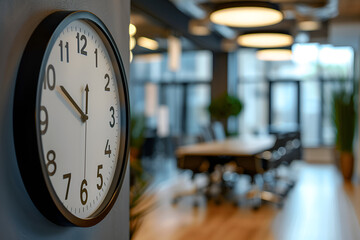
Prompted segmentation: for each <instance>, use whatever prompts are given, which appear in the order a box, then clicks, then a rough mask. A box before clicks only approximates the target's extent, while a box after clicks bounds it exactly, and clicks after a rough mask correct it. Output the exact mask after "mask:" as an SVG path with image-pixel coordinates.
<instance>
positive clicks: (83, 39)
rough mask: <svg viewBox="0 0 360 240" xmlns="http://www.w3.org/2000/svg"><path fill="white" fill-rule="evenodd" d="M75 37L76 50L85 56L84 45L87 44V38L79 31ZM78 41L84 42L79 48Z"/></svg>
mask: <svg viewBox="0 0 360 240" xmlns="http://www.w3.org/2000/svg"><path fill="white" fill-rule="evenodd" d="M76 39H77V52H78V53H81V54H82V55H85V56H87V51H85V48H86V45H87V39H86V36H85V35H81V36H80V34H79V33H77V34H76ZM80 42H84V43H83V45H82V48H81V50H80Z"/></svg>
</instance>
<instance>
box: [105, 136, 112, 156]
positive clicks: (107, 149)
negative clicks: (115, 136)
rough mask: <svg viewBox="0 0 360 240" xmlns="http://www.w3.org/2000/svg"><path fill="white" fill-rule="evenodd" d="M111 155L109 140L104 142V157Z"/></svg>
mask: <svg viewBox="0 0 360 240" xmlns="http://www.w3.org/2000/svg"><path fill="white" fill-rule="evenodd" d="M110 154H111V149H110V145H109V139H108V140H107V141H106V146H105V155H108V156H109V157H110Z"/></svg>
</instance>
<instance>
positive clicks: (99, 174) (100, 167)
mask: <svg viewBox="0 0 360 240" xmlns="http://www.w3.org/2000/svg"><path fill="white" fill-rule="evenodd" d="M102 168H103V165H102V164H100V165H98V169H97V178H100V184H96V187H97V189H98V190H100V189H101V188H102V186H103V176H102V174H101V173H100V170H101V169H102Z"/></svg>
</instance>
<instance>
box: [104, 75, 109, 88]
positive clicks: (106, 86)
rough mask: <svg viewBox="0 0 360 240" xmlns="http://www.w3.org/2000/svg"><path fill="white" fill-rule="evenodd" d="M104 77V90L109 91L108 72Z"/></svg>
mask: <svg viewBox="0 0 360 240" xmlns="http://www.w3.org/2000/svg"><path fill="white" fill-rule="evenodd" d="M104 78H105V79H107V82H106V85H105V91H106V92H109V91H110V88H109V83H110V76H109V74H105V77H104Z"/></svg>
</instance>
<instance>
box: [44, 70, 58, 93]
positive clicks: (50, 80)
mask: <svg viewBox="0 0 360 240" xmlns="http://www.w3.org/2000/svg"><path fill="white" fill-rule="evenodd" d="M55 85H56V75H55V68H54V66H53V65H52V64H49V66H48V67H47V69H46V79H45V80H44V90H46V86H47V87H48V88H49V89H50V90H51V91H52V90H54V89H55Z"/></svg>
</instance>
